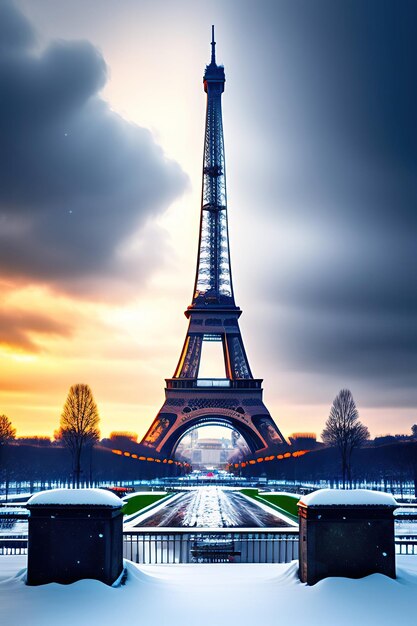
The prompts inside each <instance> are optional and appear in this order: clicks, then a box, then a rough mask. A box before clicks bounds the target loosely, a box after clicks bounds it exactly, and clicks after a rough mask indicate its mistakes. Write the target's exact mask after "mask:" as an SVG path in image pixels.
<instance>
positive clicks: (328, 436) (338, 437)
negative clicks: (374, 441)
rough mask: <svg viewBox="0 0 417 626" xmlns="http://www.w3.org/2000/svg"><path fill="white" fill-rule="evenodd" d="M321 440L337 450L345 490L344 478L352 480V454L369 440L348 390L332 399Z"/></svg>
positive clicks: (343, 390) (366, 430)
mask: <svg viewBox="0 0 417 626" xmlns="http://www.w3.org/2000/svg"><path fill="white" fill-rule="evenodd" d="M321 438H322V440H323V442H324V443H325V444H327V445H329V446H333V447H336V448H337V449H338V450H339V453H340V459H341V463H342V479H343V488H345V486H346V478H348V480H349V481H350V480H351V479H352V470H351V462H352V452H353V450H354V449H355V448H359V447H360V446H361V445H362V444H363V443H364V442H365V441H366V440H367V439H369V431H368V429H367V427H366V426H364V425H363V424H362V423H361V422H360V421H359V413H358V409H357V408H356V404H355V401H354V399H353V396H352V394H351V392H350V391H349V389H342V390H341V391H340V392H339V394H338V395H337V396H336V398H335V399H334V401H333V404H332V408H331V409H330V415H329V417H328V418H327V421H326V425H325V428H324V430H323V432H322V434H321Z"/></svg>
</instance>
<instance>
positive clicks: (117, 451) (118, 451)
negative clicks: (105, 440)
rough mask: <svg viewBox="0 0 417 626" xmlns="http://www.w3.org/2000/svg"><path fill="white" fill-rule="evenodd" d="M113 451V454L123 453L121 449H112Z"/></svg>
mask: <svg viewBox="0 0 417 626" xmlns="http://www.w3.org/2000/svg"><path fill="white" fill-rule="evenodd" d="M112 452H113V454H119V455H121V454H122V451H121V450H112Z"/></svg>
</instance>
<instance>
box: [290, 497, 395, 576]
mask: <svg viewBox="0 0 417 626" xmlns="http://www.w3.org/2000/svg"><path fill="white" fill-rule="evenodd" d="M397 506H398V505H397V503H396V501H395V500H394V498H393V496H391V495H389V494H384V493H379V492H375V491H367V490H363V489H357V490H349V491H345V490H337V489H334V490H333V489H322V490H320V491H315V492H313V493H311V494H309V495H308V496H303V498H302V499H301V500H300V502H299V503H298V508H299V522H300V547H299V554H300V557H299V562H300V569H299V575H300V579H301V580H302V582H306V583H308V584H309V585H314V584H315V583H316V582H318V581H319V580H322V579H323V578H327V577H328V576H346V577H348V578H361V577H362V576H368V575H369V574H376V573H379V574H385V575H386V576H390V577H391V578H395V537H394V515H393V513H394V510H395V509H396V508H397Z"/></svg>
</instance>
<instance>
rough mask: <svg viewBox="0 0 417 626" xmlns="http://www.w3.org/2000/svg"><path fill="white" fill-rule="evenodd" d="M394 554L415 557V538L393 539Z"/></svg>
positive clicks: (416, 539)
mask: <svg viewBox="0 0 417 626" xmlns="http://www.w3.org/2000/svg"><path fill="white" fill-rule="evenodd" d="M395 554H414V555H417V536H416V535H410V536H401V537H396V538H395Z"/></svg>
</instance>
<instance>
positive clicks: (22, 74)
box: [0, 0, 186, 288]
mask: <svg viewBox="0 0 417 626" xmlns="http://www.w3.org/2000/svg"><path fill="white" fill-rule="evenodd" d="M34 41H35V36H34V33H33V30H32V28H31V26H30V24H29V23H28V22H27V20H26V19H25V18H24V17H23V16H22V15H21V14H20V13H18V11H17V10H16V8H15V7H14V6H13V5H12V4H11V3H10V2H7V1H5V0H0V51H1V54H0V93H1V94H2V95H1V98H0V136H1V141H0V270H1V271H2V272H3V274H6V275H9V276H17V277H25V278H33V279H35V280H38V281H40V282H49V283H55V284H56V285H58V286H59V287H60V288H76V287H77V288H79V283H86V282H89V286H90V288H92V287H91V285H92V282H93V281H95V280H97V281H99V280H103V278H106V277H107V278H111V277H112V276H113V277H114V276H117V275H124V277H125V278H126V277H127V275H128V273H129V270H128V260H126V257H123V255H122V254H121V246H122V244H123V243H124V242H125V241H126V240H127V239H128V238H129V237H131V236H132V235H133V234H134V233H135V232H138V231H139V230H140V229H141V228H143V227H144V225H145V223H146V221H147V219H148V218H150V217H152V216H155V215H157V214H158V213H160V212H162V211H163V210H164V209H166V207H167V206H168V205H169V203H170V202H171V201H172V200H173V199H174V198H175V197H177V196H178V195H179V194H180V193H182V191H183V190H184V188H185V186H186V177H185V175H184V174H183V172H182V171H181V169H180V168H179V166H178V165H177V164H176V163H174V162H172V161H169V160H167V159H166V158H165V157H164V155H163V153H162V150H161V149H160V148H159V147H158V146H157V145H156V144H155V142H154V139H153V137H152V135H151V133H150V132H149V131H147V130H145V129H143V128H140V127H137V126H135V125H133V124H130V123H128V122H126V121H125V120H124V119H122V118H121V117H120V116H118V115H117V114H116V113H114V112H113V111H112V110H111V109H110V107H109V105H108V104H107V103H106V102H105V101H103V100H102V99H101V98H100V97H99V95H98V93H99V91H100V89H101V88H102V87H103V86H104V84H105V82H106V65H105V62H104V60H103V58H102V56H101V54H100V53H99V52H98V50H97V49H95V48H94V47H93V46H92V45H91V44H89V43H88V42H86V41H72V42H66V41H56V42H53V43H51V44H50V45H49V46H48V47H47V48H46V49H45V50H43V51H41V52H39V51H37V50H36V49H35V48H34V47H33V46H34ZM158 243H159V241H158V234H156V235H155V247H157V246H158ZM147 248H152V245H150V242H147ZM143 256H144V255H142V261H143V262H144V264H146V262H147V261H146V258H143ZM139 257H140V252H139ZM123 259H124V260H123ZM153 261H154V262H158V259H153ZM130 263H131V265H134V264H135V259H133V260H132V259H130ZM133 271H134V272H135V271H137V270H136V268H135V269H134V270H133Z"/></svg>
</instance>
